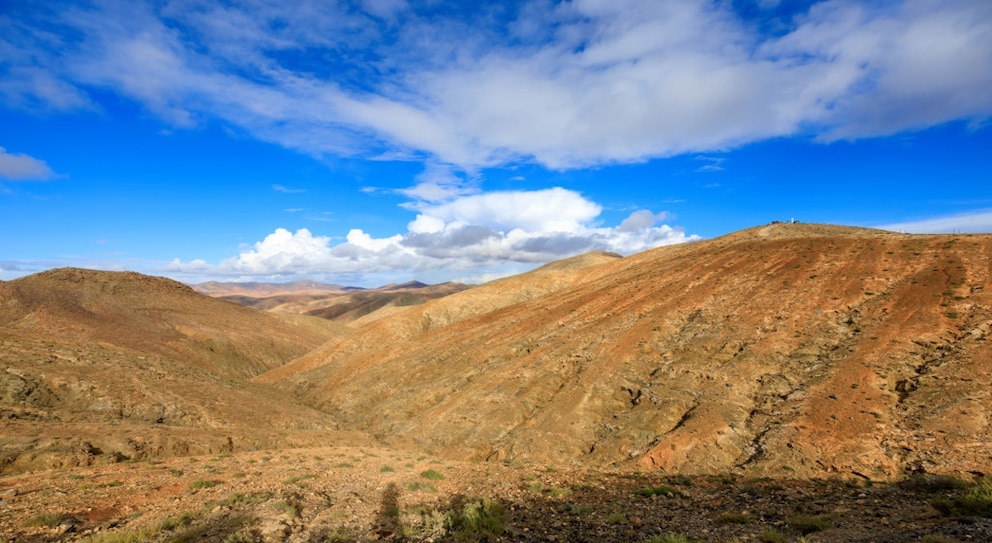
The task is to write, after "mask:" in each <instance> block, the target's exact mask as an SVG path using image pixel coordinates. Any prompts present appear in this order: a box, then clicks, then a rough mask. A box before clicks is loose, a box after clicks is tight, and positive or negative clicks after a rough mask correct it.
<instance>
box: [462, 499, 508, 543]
mask: <svg viewBox="0 0 992 543" xmlns="http://www.w3.org/2000/svg"><path fill="white" fill-rule="evenodd" d="M505 528H506V510H505V509H504V508H503V505H502V504H501V503H499V502H494V501H491V500H487V499H485V498H476V499H472V500H469V501H467V502H466V503H465V505H464V506H463V507H462V508H461V511H453V512H452V514H451V533H452V535H453V536H454V537H455V539H456V540H460V541H464V540H473V539H479V538H490V537H496V536H499V535H500V534H502V533H503V530H504V529H505Z"/></svg>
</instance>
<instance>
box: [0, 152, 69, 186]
mask: <svg viewBox="0 0 992 543" xmlns="http://www.w3.org/2000/svg"><path fill="white" fill-rule="evenodd" d="M56 177H58V174H56V173H55V172H54V171H52V169H51V168H49V167H48V164H46V163H45V161H44V160H38V159H37V158H34V157H31V156H28V155H25V154H20V153H8V152H7V150H6V149H4V148H3V147H0V179H6V180H7V181H45V180H48V179H54V178H56Z"/></svg>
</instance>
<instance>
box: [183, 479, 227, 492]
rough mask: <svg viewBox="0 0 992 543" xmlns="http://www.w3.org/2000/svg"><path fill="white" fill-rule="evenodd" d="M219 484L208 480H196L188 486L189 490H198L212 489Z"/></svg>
mask: <svg viewBox="0 0 992 543" xmlns="http://www.w3.org/2000/svg"><path fill="white" fill-rule="evenodd" d="M218 484H220V482H219V481H212V480H210V479H197V480H196V481H193V482H192V483H190V484H189V486H190V488H192V489H194V490H198V489H201V488H212V487H215V486H217V485H218Z"/></svg>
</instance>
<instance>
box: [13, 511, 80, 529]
mask: <svg viewBox="0 0 992 543" xmlns="http://www.w3.org/2000/svg"><path fill="white" fill-rule="evenodd" d="M75 521H76V518H75V517H73V516H72V515H67V514H65V513H44V514H41V515H38V516H36V517H34V518H32V519H31V520H29V521H27V522H26V523H24V525H25V526H27V527H44V528H55V527H56V526H59V525H60V524H63V523H66V522H75Z"/></svg>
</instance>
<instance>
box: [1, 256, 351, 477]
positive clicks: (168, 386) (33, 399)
mask: <svg viewBox="0 0 992 543" xmlns="http://www.w3.org/2000/svg"><path fill="white" fill-rule="evenodd" d="M329 326H330V323H326V322H324V321H320V320H319V319H306V318H303V317H295V318H294V319H292V320H289V319H283V318H279V317H277V316H273V315H269V314H266V313H262V312H259V311H256V310H252V309H247V308H244V307H241V306H238V305H236V304H232V303H229V302H224V301H221V300H216V299H212V298H208V297H206V296H202V295H199V294H196V293H195V292H193V291H192V290H191V289H190V288H189V287H186V286H184V285H182V284H180V283H176V282H174V281H170V280H168V279H163V278H157V277H148V276H143V275H140V274H136V273H126V272H125V273H115V272H97V271H89V270H77V269H59V270H51V271H48V272H44V273H40V274H37V275H33V276H28V277H24V278H21V279H17V280H14V281H8V282H5V283H0V418H2V419H4V432H3V435H2V436H0V472H10V471H23V470H28V469H36V468H44V467H53V466H62V465H76V464H80V463H82V464H88V463H94V462H96V463H99V462H105V461H113V460H115V459H116V460H121V459H126V458H148V457H157V456H170V455H173V454H188V453H195V452H197V451H199V452H208V451H211V450H212V451H218V450H241V449H245V448H256V447H260V446H271V445H273V444H276V443H280V442H282V443H292V442H296V443H300V444H311V443H315V442H320V441H321V440H326V439H327V434H328V432H330V431H331V430H333V429H334V428H335V427H336V423H335V421H334V420H333V419H332V418H331V417H329V416H328V415H326V414H324V413H320V412H317V411H314V410H313V409H311V408H307V407H305V406H302V405H300V404H299V403H298V402H296V401H294V400H293V399H292V397H291V396H290V397H287V396H286V395H283V394H280V393H277V392H275V391H272V390H270V389H268V388H264V387H259V386H257V385H254V384H252V383H250V382H249V381H248V378H250V377H252V376H254V375H256V374H258V373H259V372H261V371H264V370H267V369H271V368H275V367H278V366H280V365H282V364H285V363H287V362H289V361H290V360H292V359H294V358H296V357H297V356H299V355H301V354H303V353H305V352H307V351H308V350H310V349H312V348H313V347H315V346H317V345H319V344H321V343H323V342H324V341H325V340H326V339H328V338H330V337H331V336H333V335H334V333H333V332H332V331H331V330H330V329H329ZM309 432H313V435H312V436H311V435H307V434H308V433H309Z"/></svg>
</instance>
